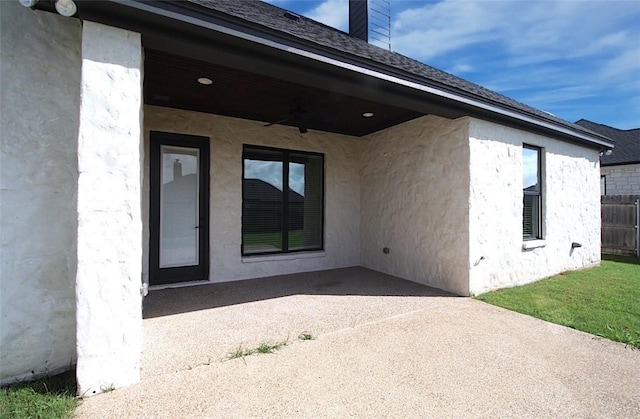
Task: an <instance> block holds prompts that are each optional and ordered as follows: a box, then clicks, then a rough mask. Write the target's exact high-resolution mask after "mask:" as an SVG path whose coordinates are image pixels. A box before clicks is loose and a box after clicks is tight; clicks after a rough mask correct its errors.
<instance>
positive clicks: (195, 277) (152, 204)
mask: <svg viewBox="0 0 640 419" xmlns="http://www.w3.org/2000/svg"><path fill="white" fill-rule="evenodd" d="M163 145H168V146H176V147H191V148H197V149H199V150H200V153H199V154H200V161H199V165H200V178H199V185H200V187H199V189H200V190H199V194H200V196H199V201H200V208H199V213H200V220H199V229H198V232H199V244H200V248H199V257H198V260H199V264H198V265H197V266H186V267H173V268H160V181H161V180H160V168H161V162H160V159H161V153H160V151H161V147H162V146H163ZM150 146H151V147H150V153H149V156H150V160H149V169H150V170H149V171H150V177H149V178H150V182H149V185H150V187H149V285H152V286H153V285H162V284H170V283H176V282H186V281H202V280H208V279H209V138H208V137H200V136H195V135H186V134H175V133H170V132H160V131H151V133H150Z"/></svg>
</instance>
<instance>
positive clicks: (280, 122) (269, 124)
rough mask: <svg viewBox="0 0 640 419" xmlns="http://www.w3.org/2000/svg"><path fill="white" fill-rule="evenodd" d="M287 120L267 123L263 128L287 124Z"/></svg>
mask: <svg viewBox="0 0 640 419" xmlns="http://www.w3.org/2000/svg"><path fill="white" fill-rule="evenodd" d="M288 120H289V118H285V119H281V120H279V121H273V122H269V123H268V124H264V126H265V127H270V126H271V125H275V124H282V123H283V122H287V121H288Z"/></svg>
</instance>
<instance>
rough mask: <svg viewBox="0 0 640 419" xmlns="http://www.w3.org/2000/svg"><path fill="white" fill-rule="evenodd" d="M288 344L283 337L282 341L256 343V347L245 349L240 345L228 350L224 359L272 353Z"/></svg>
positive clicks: (287, 340)
mask: <svg viewBox="0 0 640 419" xmlns="http://www.w3.org/2000/svg"><path fill="white" fill-rule="evenodd" d="M288 344H289V339H285V340H283V341H280V342H277V343H267V342H263V343H261V344H260V345H258V346H257V347H255V348H253V349H245V348H243V347H242V346H238V348H237V349H236V350H235V351H233V352H229V353H228V354H227V357H226V358H225V360H227V361H228V360H231V359H238V358H240V359H243V360H244V358H245V357H247V356H249V355H255V354H272V353H274V352H276V351H278V350H280V349H281V348H283V347H285V346H287V345H288Z"/></svg>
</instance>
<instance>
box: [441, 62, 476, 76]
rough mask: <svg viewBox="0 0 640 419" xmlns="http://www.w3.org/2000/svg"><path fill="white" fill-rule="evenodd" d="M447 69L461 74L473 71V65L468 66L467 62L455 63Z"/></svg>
mask: <svg viewBox="0 0 640 419" xmlns="http://www.w3.org/2000/svg"><path fill="white" fill-rule="evenodd" d="M447 71H448V72H449V73H453V74H462V73H468V72H470V71H473V67H472V66H470V65H469V64H456V65H454V66H453V67H451V68H450V69H448V70H447Z"/></svg>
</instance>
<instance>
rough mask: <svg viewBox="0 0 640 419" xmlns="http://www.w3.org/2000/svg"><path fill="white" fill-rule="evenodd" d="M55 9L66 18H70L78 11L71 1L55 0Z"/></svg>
mask: <svg viewBox="0 0 640 419" xmlns="http://www.w3.org/2000/svg"><path fill="white" fill-rule="evenodd" d="M55 7H56V11H57V12H58V13H60V14H61V15H62V16H66V17H71V16H73V15H75V14H76V12H77V11H78V6H76V4H75V3H74V1H73V0H57V1H56V5H55Z"/></svg>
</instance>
